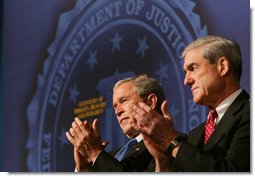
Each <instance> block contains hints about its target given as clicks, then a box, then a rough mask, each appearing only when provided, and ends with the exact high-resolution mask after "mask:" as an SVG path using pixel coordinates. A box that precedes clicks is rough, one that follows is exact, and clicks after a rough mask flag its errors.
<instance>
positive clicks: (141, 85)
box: [113, 74, 166, 114]
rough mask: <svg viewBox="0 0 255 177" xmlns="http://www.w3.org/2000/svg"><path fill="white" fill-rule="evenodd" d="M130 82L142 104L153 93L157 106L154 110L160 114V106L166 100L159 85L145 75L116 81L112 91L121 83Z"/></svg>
mask: <svg viewBox="0 0 255 177" xmlns="http://www.w3.org/2000/svg"><path fill="white" fill-rule="evenodd" d="M127 82H131V83H133V84H134V87H135V88H134V89H135V91H136V92H137V94H138V95H139V96H140V97H141V99H142V100H143V102H145V101H146V99H147V97H148V96H149V95H150V94H152V93H154V94H155V95H156V96H157V100H158V101H157V105H156V108H155V110H156V111H157V112H159V113H160V114H162V111H161V104H162V103H163V101H164V100H165V99H166V97H165V94H164V91H163V88H162V87H161V85H160V84H159V83H158V82H157V81H156V80H155V79H153V78H150V77H148V76H147V75H146V74H141V75H138V76H135V77H130V78H126V79H123V80H120V81H118V82H117V83H116V84H115V85H114V87H113V91H114V90H115V89H116V88H118V87H119V86H120V85H122V84H123V83H127Z"/></svg>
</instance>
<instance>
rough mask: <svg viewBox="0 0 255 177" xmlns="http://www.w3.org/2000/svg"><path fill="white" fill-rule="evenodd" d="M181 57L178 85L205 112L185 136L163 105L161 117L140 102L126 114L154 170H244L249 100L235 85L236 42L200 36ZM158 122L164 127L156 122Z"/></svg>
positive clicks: (247, 160) (237, 65)
mask: <svg viewBox="0 0 255 177" xmlns="http://www.w3.org/2000/svg"><path fill="white" fill-rule="evenodd" d="M183 58H184V65H183V69H184V71H185V78H184V84H185V85H187V86H189V87H190V89H191V92H192V95H193V101H194V102H195V103H197V104H201V105H205V106H207V107H208V108H209V109H210V112H211V113H210V114H209V115H208V118H207V121H206V122H204V123H202V124H201V125H199V126H198V127H197V128H195V129H193V130H192V131H191V132H190V134H189V135H188V137H185V136H183V135H182V134H180V133H179V132H177V131H176V130H175V128H174V124H173V121H172V117H171V115H170V114H169V112H168V111H167V107H166V106H163V107H162V112H163V116H161V115H159V114H157V113H156V112H154V111H153V110H151V109H150V108H149V107H148V106H146V105H145V104H143V103H138V104H137V105H133V107H132V111H131V112H130V113H131V114H132V115H133V116H134V118H135V119H136V120H137V122H138V125H141V127H140V128H138V129H139V131H140V132H141V133H142V134H143V137H144V142H145V145H146V147H147V148H148V150H149V152H150V153H151V154H152V155H153V157H154V158H155V161H156V171H188V172H203V171H207V172H218V171H225V172H231V171H232V172H235V171H238V172H249V171H250V97H249V95H248V93H247V92H246V91H245V90H243V89H241V87H240V77H241V73H242V59H241V51H240V46H239V44H238V43H236V42H235V41H233V40H229V39H226V38H223V37H219V36H205V37H203V38H200V39H197V40H196V41H194V42H192V43H191V44H189V45H188V46H187V47H186V48H185V50H184V52H183ZM163 120H164V121H165V122H168V123H166V124H159V122H160V121H163ZM145 127H146V128H145ZM157 130H161V131H157Z"/></svg>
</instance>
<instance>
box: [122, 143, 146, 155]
mask: <svg viewBox="0 0 255 177" xmlns="http://www.w3.org/2000/svg"><path fill="white" fill-rule="evenodd" d="M145 149H146V146H145V144H144V142H143V141H140V142H139V143H137V144H136V145H134V146H133V147H132V148H131V150H130V151H128V152H127V154H126V155H125V157H124V159H126V158H128V157H130V156H134V155H135V154H139V153H141V152H142V151H144V150H145Z"/></svg>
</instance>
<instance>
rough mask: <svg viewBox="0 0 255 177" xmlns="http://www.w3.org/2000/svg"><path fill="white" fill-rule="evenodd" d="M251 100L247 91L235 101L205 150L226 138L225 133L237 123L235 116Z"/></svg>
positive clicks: (205, 146)
mask: <svg viewBox="0 0 255 177" xmlns="http://www.w3.org/2000/svg"><path fill="white" fill-rule="evenodd" d="M247 99H249V95H248V94H247V92H246V91H242V92H241V94H240V95H239V96H238V97H237V98H236V99H235V101H234V102H233V103H232V104H231V105H230V106H229V108H228V109H227V111H226V112H225V114H224V115H223V117H222V119H221V121H220V122H219V123H218V125H217V126H216V128H215V130H214V132H213V133H212V135H211V137H210V139H209V140H208V141H207V143H206V144H205V145H204V148H203V149H204V150H209V149H210V148H212V147H213V146H214V145H215V144H217V143H218V142H219V141H220V140H221V139H222V138H224V136H225V135H226V133H225V132H228V129H229V128H230V127H232V124H233V123H234V121H235V114H236V113H238V112H239V111H240V109H241V107H242V105H243V104H244V103H245V100H247Z"/></svg>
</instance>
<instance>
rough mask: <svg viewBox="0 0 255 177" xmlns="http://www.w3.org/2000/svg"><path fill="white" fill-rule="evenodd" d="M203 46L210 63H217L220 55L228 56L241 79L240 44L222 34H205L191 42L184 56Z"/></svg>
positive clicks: (204, 55) (238, 78)
mask: <svg viewBox="0 0 255 177" xmlns="http://www.w3.org/2000/svg"><path fill="white" fill-rule="evenodd" d="M196 48H201V49H202V56H203V58H205V59H208V60H209V61H210V63H215V62H216V61H217V59H219V58H220V57H226V58H227V59H228V60H229V62H230V66H231V68H232V71H233V73H234V76H235V77H236V78H237V80H238V81H240V78H241V75H242V55H241V50H240V46H239V44H238V43H237V42H236V41H234V40H231V39H227V38H224V37H220V36H212V35H209V36H205V37H202V38H198V39H197V40H195V41H193V42H191V43H190V44H189V45H188V46H187V47H186V48H185V49H184V51H183V53H182V57H183V58H184V57H185V55H186V54H187V53H188V52H189V51H190V50H193V49H196Z"/></svg>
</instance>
